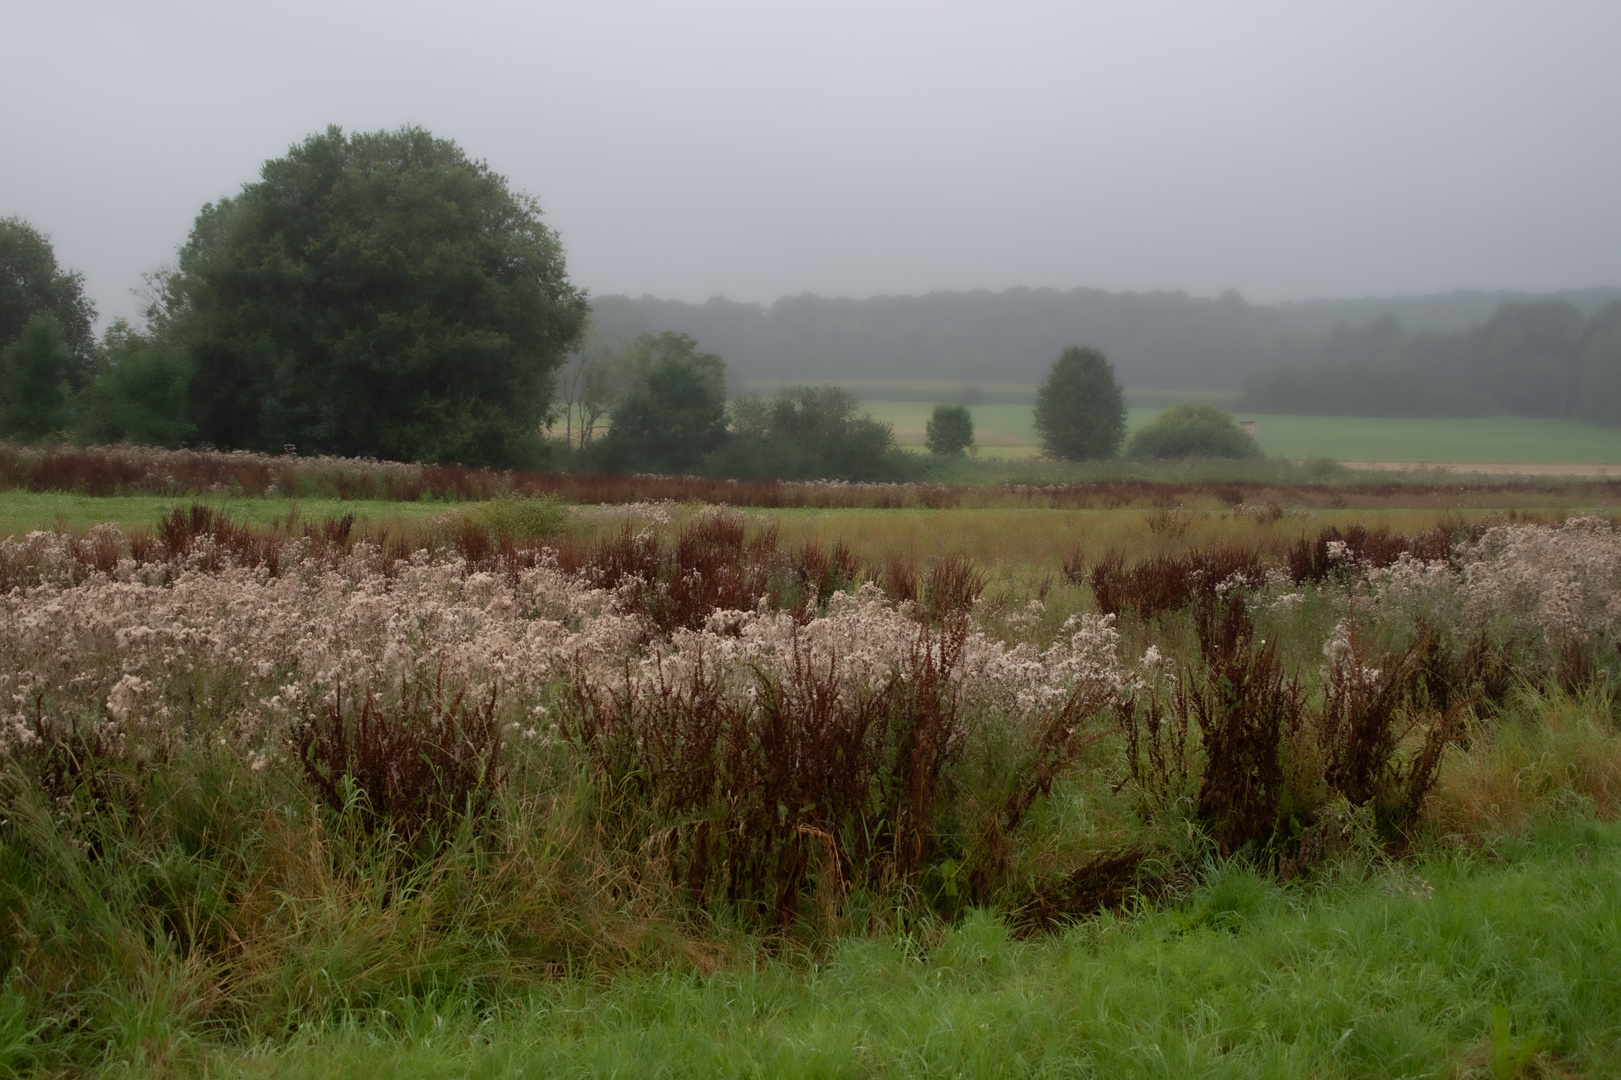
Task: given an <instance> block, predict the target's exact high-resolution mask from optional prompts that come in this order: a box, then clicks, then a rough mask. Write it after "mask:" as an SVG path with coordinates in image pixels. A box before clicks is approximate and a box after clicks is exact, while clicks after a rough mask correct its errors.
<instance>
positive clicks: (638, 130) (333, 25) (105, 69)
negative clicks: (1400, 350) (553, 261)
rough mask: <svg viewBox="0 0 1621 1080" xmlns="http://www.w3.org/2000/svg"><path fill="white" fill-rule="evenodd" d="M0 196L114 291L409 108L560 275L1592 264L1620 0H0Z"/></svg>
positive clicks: (765, 296)
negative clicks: (205, 208) (498, 200)
mask: <svg viewBox="0 0 1621 1080" xmlns="http://www.w3.org/2000/svg"><path fill="white" fill-rule="evenodd" d="M0 40H4V41H5V43H6V46H5V53H6V60H5V63H4V65H3V66H0V95H3V99H4V102H5V105H4V108H3V110H0V216H9V215H12V214H17V215H20V216H21V217H23V218H25V219H27V220H28V221H30V222H32V223H33V224H34V225H36V226H37V227H39V228H40V229H42V230H43V231H46V232H48V233H50V234H51V235H52V236H53V238H54V240H55V244H56V250H57V255H58V258H59V259H60V260H61V261H62V262H63V263H64V264H65V265H67V266H70V267H74V268H77V269H80V270H83V271H84V272H85V274H86V278H87V283H88V288H89V291H90V293H91V294H92V295H93V296H94V298H95V300H96V301H97V303H98V305H99V306H100V308H101V311H102V314H103V315H104V316H110V315H117V314H128V313H132V312H133V310H134V307H135V304H134V301H133V300H132V299H131V297H130V295H129V289H130V288H131V286H133V285H135V284H136V283H137V282H138V278H139V275H140V273H141V272H142V271H143V270H147V269H152V268H154V267H157V266H159V265H161V264H163V263H165V262H167V261H169V260H171V259H172V258H173V254H174V249H175V247H176V246H177V245H178V244H179V243H180V242H181V241H182V240H183V239H184V238H185V235H186V233H187V230H188V229H189V228H190V225H191V222H192V220H193V218H194V217H195V215H196V213H197V211H198V209H199V208H200V207H201V206H202V204H203V203H204V202H206V201H208V200H210V199H215V198H218V197H219V196H221V195H225V194H229V193H232V192H234V191H236V190H237V189H239V188H240V187H241V185H242V184H243V183H244V182H246V181H248V180H250V179H252V178H254V177H255V176H256V174H257V172H258V169H259V167H260V165H261V164H262V163H263V161H264V160H265V159H266V158H270V157H276V156H279V155H281V154H282V153H284V152H285V151H286V149H287V147H288V145H289V144H291V143H293V142H295V141H297V140H299V139H301V138H303V137H304V136H305V135H307V134H309V133H311V132H315V131H319V130H321V129H323V128H324V127H325V126H326V125H327V124H334V123H335V124H338V125H341V126H342V127H344V128H346V129H349V130H374V129H378V128H393V127H398V126H399V125H402V124H418V125H421V126H424V127H426V128H428V129H429V130H431V131H433V132H434V133H435V134H437V135H440V136H447V137H451V138H454V139H456V140H457V141H458V142H459V143H461V145H462V146H463V147H464V148H465V149H466V150H467V152H468V153H469V154H471V155H472V156H474V157H481V158H484V159H485V160H487V161H488V162H489V163H490V165H491V166H492V167H493V168H494V169H496V170H497V171H499V172H501V173H504V174H505V175H506V176H507V177H508V179H509V180H510V181H511V183H512V184H513V185H514V186H515V187H518V188H521V189H523V190H526V191H528V192H530V193H531V194H533V195H535V196H536V197H537V198H538V199H539V200H540V202H541V205H542V206H543V207H544V208H545V211H546V214H547V217H548V219H549V220H550V222H551V224H552V225H553V226H554V227H555V228H557V229H558V230H559V231H560V232H561V234H562V237H563V242H564V245H565V248H566V250H567V252H568V259H569V266H570V270H571V274H572V276H573V278H574V280H575V281H576V282H577V283H579V284H580V285H583V286H585V287H586V288H588V289H590V290H591V291H592V292H593V293H611V292H626V293H631V294H641V293H652V294H654V295H656V296H663V297H672V298H679V299H689V300H702V299H706V298H708V297H710V296H714V295H725V296H729V297H732V298H734V299H745V300H764V301H769V300H772V299H774V298H776V297H778V296H781V295H784V294H791V293H798V292H803V291H813V292H819V293H823V294H840V295H849V296H868V295H873V294H877V293H920V292H926V291H928V290H931V289H969V288H990V289H1003V288H1007V287H1009V286H1014V285H1029V286H1054V287H1058V288H1072V287H1075V286H1091V287H1098V288H1105V289H1111V290H1119V289H1134V290H1147V289H1181V290H1186V291H1188V292H1192V293H1195V294H1214V293H1216V292H1219V291H1221V290H1222V289H1225V288H1229V287H1232V288H1237V289H1239V290H1240V291H1241V292H1242V293H1243V294H1244V295H1245V296H1246V297H1248V298H1249V299H1251V300H1265V301H1270V300H1281V299H1301V298H1307V297H1315V296H1365V295H1385V294H1394V293H1414V292H1428V291H1436V290H1446V289H1452V288H1459V287H1466V288H1474V287H1481V288H1514V289H1529V290H1541V289H1550V288H1557V287H1563V286H1580V285H1615V284H1621V211H1618V208H1617V192H1621V116H1618V106H1621V62H1618V60H1617V53H1616V46H1617V42H1621V4H1618V3H1615V2H1614V0H1596V2H1591V3H1577V2H1559V0H1536V2H1531V0H1523V2H1520V3H1491V2H1484V0H1468V2H1457V3H1448V2H1427V0H1426V2H1415V0H1401V2H1397V3H1383V2H1366V0H1363V2H1356V3H1351V2H1345V3H1326V2H1310V0H1290V2H1286V3H1284V2H1280V3H1241V2H1237V0H1228V2H1224V3H1210V2H1196V3H1152V2H1141V0H1130V2H1127V0H1115V2H1112V3H1096V4H1089V3H1080V2H1075V0H1069V2H1056V3H1018V2H1009V0H1002V2H997V3H974V4H967V3H950V2H942V0H930V2H926V3H899V2H888V0H859V2H826V0H823V2H815V3H772V2H767V0H755V2H748V3H725V2H719V0H694V2H690V3H673V2H665V3H619V2H612V0H590V2H586V0H575V2H572V3H555V4H551V3H532V2H516V0H511V2H473V3H469V2H465V0H464V2H461V3H455V4H451V3H435V4H419V3H409V2H400V0H393V2H390V3H386V4H381V3H380V4H360V3H346V2H343V0H325V2H320V3H306V2H303V0H292V2H287V0H283V2H278V3H275V4H263V3H260V4H252V5H248V4H233V3H223V2H218V0H215V2H210V3H165V2H135V3H132V2H129V0H121V2H117V3H89V2H76V0H52V2H50V3H44V2H36V0H0Z"/></svg>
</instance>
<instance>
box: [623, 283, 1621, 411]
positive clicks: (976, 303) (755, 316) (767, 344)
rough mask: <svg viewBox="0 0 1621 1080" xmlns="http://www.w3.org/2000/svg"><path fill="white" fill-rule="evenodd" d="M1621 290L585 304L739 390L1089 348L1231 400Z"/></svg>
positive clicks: (981, 377) (1592, 304)
mask: <svg viewBox="0 0 1621 1080" xmlns="http://www.w3.org/2000/svg"><path fill="white" fill-rule="evenodd" d="M1618 297H1621V289H1617V288H1595V289H1571V290H1565V291H1562V292H1557V293H1542V294H1530V293H1513V292H1506V291H1505V292H1482V291H1458V292H1452V293H1442V294H1436V295H1431V296H1413V297H1395V298H1388V299H1361V300H1311V301H1302V302H1297V303H1288V304H1251V303H1249V302H1247V301H1245V300H1244V299H1243V298H1242V297H1240V296H1239V295H1238V294H1236V293H1232V292H1229V293H1224V294H1223V295H1221V296H1219V297H1216V298H1213V299H1212V298H1203V297H1194V296H1188V295H1187V294H1185V293H1179V292H1156V293H1110V292H1104V291H1102V290H1099V289H1072V290H1070V291H1068V292H1062V291H1059V290H1057V289H1025V288H1020V289H1009V290H1007V291H1006V292H1000V293H993V292H989V291H984V290H981V291H976V292H935V293H929V294H928V295H925V296H879V297H873V298H871V299H866V300H851V299H842V298H836V297H821V296H813V295H810V294H805V295H801V296H789V297H784V298H782V299H781V300H778V301H777V302H776V303H774V304H771V305H770V306H766V305H763V304H750V303H736V302H733V301H730V300H726V299H723V298H716V299H713V300H710V301H708V302H707V303H702V304H692V303H685V302H682V301H677V300H659V299H657V298H655V297H651V296H643V297H640V298H632V297H628V296H600V297H595V298H593V300H592V309H593V312H594V319H595V324H596V331H597V333H598V334H600V335H603V336H605V337H608V338H628V337H633V336H635V335H636V334H639V333H643V332H645V331H659V330H679V331H682V332H684V333H687V334H691V335H692V336H693V337H695V338H697V339H698V341H699V342H700V343H702V345H703V347H704V348H705V349H708V350H712V351H714V352H717V353H719V354H720V355H721V356H723V357H725V358H726V361H727V363H728V364H729V365H730V366H731V369H732V371H733V373H734V375H735V376H736V377H739V378H742V379H777V378H781V379H787V380H815V379H882V378H889V379H901V378H919V379H922V378H928V379H953V380H954V379H963V380H971V381H986V382H1029V383H1033V382H1038V381H1039V380H1040V379H1041V378H1042V377H1043V376H1044V375H1045V374H1046V371H1047V368H1048V366H1049V365H1050V364H1051V363H1052V361H1053V358H1054V357H1055V356H1057V355H1058V352H1059V350H1060V349H1062V348H1063V347H1064V346H1065V345H1073V344H1087V345H1096V346H1098V347H1099V348H1101V349H1103V350H1104V351H1105V352H1107V353H1108V354H1109V357H1110V359H1111V360H1113V361H1114V362H1115V365H1116V369H1117V371H1118V373H1119V378H1120V381H1121V382H1122V383H1124V384H1125V385H1127V386H1134V387H1166V388H1198V389H1211V390H1218V389H1233V390H1237V389H1239V388H1241V387H1243V385H1244V380H1245V376H1246V375H1248V373H1249V372H1250V371H1252V370H1254V369H1255V368H1260V367H1268V368H1275V367H1289V366H1293V365H1296V364H1300V363H1304V362H1309V361H1310V360H1311V359H1313V358H1315V356H1316V355H1317V353H1318V350H1319V349H1320V344H1321V340H1322V337H1323V335H1325V334H1327V333H1329V332H1330V331H1331V330H1333V329H1334V327H1335V326H1336V325H1339V324H1341V323H1344V324H1346V325H1347V326H1351V327H1355V326H1361V325H1365V324H1367V323H1370V322H1372V321H1374V320H1376V319H1378V318H1380V317H1381V316H1385V315H1393V316H1394V317H1395V318H1396V319H1397V320H1398V321H1399V322H1400V323H1401V325H1402V326H1403V327H1404V328H1406V329H1407V330H1408V331H1410V332H1414V333H1418V332H1425V331H1430V332H1438V333H1440V332H1451V331H1457V330H1461V329H1464V328H1466V327H1470V326H1475V325H1478V324H1480V323H1483V322H1485V321H1486V320H1487V319H1488V318H1489V317H1490V316H1491V315H1492V313H1493V312H1494V311H1495V310H1496V309H1497V308H1498V307H1499V306H1500V305H1502V304H1503V303H1505V302H1507V301H1512V300H1530V299H1562V300H1566V301H1568V302H1569V303H1571V304H1573V305H1575V306H1576V307H1577V308H1579V309H1580V310H1581V311H1582V312H1583V314H1587V315H1590V314H1592V313H1593V312H1594V311H1596V310H1598V308H1600V307H1602V306H1603V305H1604V304H1605V303H1607V302H1609V301H1611V300H1614V299H1617V298H1618Z"/></svg>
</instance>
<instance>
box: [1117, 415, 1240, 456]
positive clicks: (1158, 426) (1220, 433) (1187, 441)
mask: <svg viewBox="0 0 1621 1080" xmlns="http://www.w3.org/2000/svg"><path fill="white" fill-rule="evenodd" d="M1126 456H1127V457H1132V458H1187V457H1217V458H1250V457H1260V456H1261V448H1260V447H1259V446H1258V445H1256V442H1255V440H1254V439H1252V438H1250V437H1249V436H1248V435H1246V434H1244V432H1243V431H1242V430H1240V429H1239V426H1238V424H1237V422H1235V421H1234V420H1233V417H1232V414H1231V413H1228V412H1226V411H1225V410H1223V409H1221V408H1218V407H1217V406H1215V405H1212V404H1210V403H1209V402H1207V401H1201V402H1199V403H1198V404H1196V405H1172V406H1171V407H1170V408H1169V409H1166V410H1165V411H1164V412H1161V413H1160V414H1159V415H1158V416H1156V417H1154V419H1153V422H1151V423H1150V424H1149V425H1148V426H1147V427H1144V428H1141V429H1139V430H1138V431H1137V433H1136V434H1134V435H1133V436H1132V437H1131V442H1130V443H1129V444H1127V446H1126Z"/></svg>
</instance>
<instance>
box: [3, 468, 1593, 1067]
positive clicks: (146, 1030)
mask: <svg viewBox="0 0 1621 1080" xmlns="http://www.w3.org/2000/svg"><path fill="white" fill-rule="evenodd" d="M165 460H166V459H165ZM188 460H189V459H188ZM233 460H234V459H233ZM182 464H185V463H182ZM205 465H207V462H192V463H190V464H188V465H187V467H188V468H194V469H195V472H196V475H197V476H198V477H203V478H206V477H209V476H213V475H215V473H210V472H208V471H207V469H205V468H204V466H205ZM165 467H167V466H165ZM321 468H323V469H329V470H336V469H337V468H338V466H337V465H333V464H330V463H329V464H325V465H322V466H321ZM343 468H344V469H348V470H349V473H351V474H353V475H351V477H350V480H348V481H345V482H346V483H353V484H355V485H357V486H359V484H360V481H359V480H358V479H355V477H356V476H359V475H360V473H361V472H363V471H364V468H363V466H362V465H359V464H356V465H353V466H349V465H345V466H343ZM216 471H217V470H216ZM175 472H176V474H177V475H178V473H179V466H178V465H177V466H176V467H175ZM219 475H224V473H220V474H219ZM243 475H244V476H246V475H247V474H246V473H244V474H243ZM278 475H281V479H279V480H278V481H277V483H278V485H281V486H282V489H283V490H285V487H286V485H288V484H292V483H294V482H295V481H296V480H297V478H296V477H294V476H292V474H290V473H288V474H278ZM334 475H336V473H334ZM346 475H348V474H346ZM396 479H397V480H398V483H400V484H406V485H407V486H405V487H403V488H401V490H406V491H419V490H437V489H432V488H423V486H422V485H417V486H415V487H412V486H409V485H410V484H417V481H416V479H415V478H413V477H405V478H404V479H398V478H396ZM408 481H409V484H407V482H408ZM254 482H255V483H257V481H254ZM435 482H436V483H437V482H438V481H435ZM312 483H313V482H312ZM323 483H324V481H323ZM425 483H426V481H424V484H425ZM503 483H507V484H508V487H510V483H508V482H507V481H501V480H499V478H495V479H485V480H480V479H479V478H476V477H475V478H471V479H469V478H467V477H461V476H459V475H458V476H454V477H449V478H447V479H444V484H445V485H449V486H447V487H446V488H445V490H452V489H454V490H466V491H490V490H505V489H504V488H503V487H502V484H503ZM1236 483H1237V482H1236V481H1234V480H1233V478H1232V477H1231V476H1228V477H1226V478H1225V479H1217V480H1212V481H1210V482H1209V483H1208V484H1206V485H1204V486H1199V485H1190V484H1186V483H1183V484H1180V485H1170V484H1166V483H1164V482H1163V481H1161V482H1159V483H1156V482H1154V481H1153V480H1151V479H1147V480H1141V481H1131V482H1129V483H1122V484H1120V485H1117V486H1114V487H1108V486H1105V487H1100V488H1098V489H1096V490H1094V489H1092V488H1082V489H1076V490H1074V491H1071V490H1069V489H1065V490H1064V491H1063V492H1055V491H1054V490H1050V489H1046V488H1040V487H1025V488H1020V487H1017V486H1014V487H1009V488H1007V489H1006V490H1002V489H997V490H995V491H989V492H987V493H985V494H984V495H983V496H982V497H981V496H970V495H964V496H962V497H961V498H960V499H958V500H956V501H955V502H953V501H951V500H943V501H942V500H936V501H937V502H939V503H940V504H939V505H937V506H935V507H933V508H931V507H929V506H927V505H923V504H921V503H920V502H918V501H917V500H916V499H915V498H911V497H910V496H909V497H908V500H897V501H896V503H895V504H894V505H888V506H887V507H873V506H864V505H824V506H805V505H786V506H784V505H777V506H753V507H749V506H743V507H734V508H725V507H716V506H712V505H704V504H701V503H698V502H694V501H686V502H680V501H674V500H671V499H646V498H642V499H638V500H636V501H627V502H623V503H619V504H568V503H564V502H561V501H559V500H558V498H556V497H555V496H548V497H546V498H525V497H519V496H517V495H514V494H507V495H505V496H503V497H501V498H498V499H494V500H481V499H478V498H464V499H463V500H461V501H459V502H451V501H441V500H436V499H423V498H416V499H406V500H393V501H385V500H381V499H370V500H367V499H349V500H344V499H339V498H325V497H321V498H316V497H307V498H299V499H288V498H284V497H280V496H277V495H275V494H273V493H272V494H270V495H269V497H265V496H248V495H246V494H242V493H241V492H240V491H239V492H238V493H237V494H235V495H233V494H231V493H230V492H231V490H232V489H231V488H230V487H229V485H227V484H225V483H224V482H223V481H220V480H209V481H208V483H207V484H206V485H204V486H205V487H208V486H209V485H213V484H218V485H219V489H218V490H213V492H212V494H210V495H208V496H207V497H206V499H204V500H202V501H198V496H197V495H196V494H174V495H151V494H130V495H119V496H101V497H92V496H89V495H83V494H74V493H71V492H30V491H27V490H22V489H15V488H14V489H12V490H8V491H0V1076H3V1075H18V1076H22V1075H47V1076H49V1075H61V1076H69V1075H74V1076H77V1075H105V1076H219V1077H226V1076H229V1077H241V1076H248V1077H258V1076H300V1077H303V1076H311V1077H349V1076H366V1077H369V1078H384V1077H395V1076H399V1077H404V1076H426V1075H469V1076H488V1077H509V1076H510V1077H517V1076H644V1075H645V1076H671V1077H677V1076H739V1077H742V1076H778V1075H780V1076H804V1077H837V1076H850V1077H867V1076H886V1077H888V1076H895V1077H901V1076H919V1077H923V1076H929V1077H933V1076H941V1075H951V1076H974V1077H978V1076H984V1077H1023V1076H1097V1077H1111V1078H1112V1077H1123V1076H1135V1077H1167V1078H1170V1077H1178V1078H1180V1077H1185V1076H1210V1077H1223V1076H1232V1077H1249V1076H1278V1077H1294V1076H1311V1077H1347V1078H1349V1077H1370V1076H1377V1077H1385V1076H1388V1077H1417V1076H1438V1077H1443V1076H1444V1077H1516V1076H1621V981H1618V980H1617V978H1616V974H1615V973H1616V972H1617V971H1618V970H1621V724H1618V717H1621V706H1618V704H1617V693H1618V691H1621V654H1618V652H1617V650H1616V642H1617V641H1621V608H1618V607H1617V605H1616V604H1615V603H1614V596H1615V595H1616V592H1617V591H1618V589H1621V526H1618V524H1617V522H1616V521H1615V520H1614V519H1613V517H1611V516H1609V511H1607V510H1606V509H1605V508H1604V506H1603V505H1601V504H1602V503H1603V502H1604V501H1605V500H1606V498H1608V490H1609V489H1608V488H1607V487H1606V486H1605V485H1586V486H1583V485H1564V486H1561V485H1554V484H1535V483H1526V484H1518V485H1501V484H1500V485H1494V486H1471V485H1460V484H1457V483H1453V484H1449V485H1428V486H1426V485H1413V484H1406V485H1404V484H1382V485H1377V486H1362V487H1358V486H1354V485H1353V486H1335V485H1332V484H1329V485H1310V484H1307V485H1300V486H1296V487H1287V486H1278V487H1268V486H1266V485H1265V484H1261V483H1255V484H1254V485H1252V486H1249V487H1245V486H1243V485H1241V484H1239V485H1237V486H1235V484H1236ZM375 486H376V485H374V487H375ZM237 487H238V488H244V487H245V484H243V483H239V484H237ZM264 490H266V491H273V489H271V488H268V487H266V488H265V489H264ZM367 490H370V489H367ZM581 490H587V489H584V488H582V489H581ZM589 490H597V489H595V488H592V489H589ZM602 490H604V491H606V490H609V489H607V488H603V489H602ZM615 490H617V489H615ZM694 490H697V489H694ZM704 490H708V489H704ZM716 490H720V489H716ZM762 490H763V489H762ZM767 494H771V493H769V492H768V493H767ZM772 497H773V498H775V497H776V495H772ZM862 497H863V498H865V496H862ZM976 499H979V500H980V501H979V502H978V503H976V501H975V500H976Z"/></svg>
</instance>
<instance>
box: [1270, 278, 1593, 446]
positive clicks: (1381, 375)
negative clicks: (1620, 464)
mask: <svg viewBox="0 0 1621 1080" xmlns="http://www.w3.org/2000/svg"><path fill="white" fill-rule="evenodd" d="M1244 406H1245V407H1246V408H1248V409H1253V410H1255V411H1258V412H1291V413H1318V414H1339V415H1348V416H1485V415H1490V414H1495V413H1508V414H1511V415H1514V416H1531V417H1567V418H1573V419H1577V420H1586V421H1589V422H1592V423H1599V424H1610V425H1617V424H1621V300H1617V301H1612V302H1610V303H1609V304H1607V305H1605V306H1604V307H1602V308H1600V309H1599V310H1597V311H1596V312H1594V313H1593V314H1591V315H1584V314H1583V313H1582V311H1581V310H1580V309H1578V308H1577V307H1576V306H1575V305H1573V304H1569V303H1566V302H1563V301H1540V302H1532V303H1526V302H1511V303H1506V304H1503V305H1501V306H1500V307H1498V308H1497V310H1496V311H1495V312H1494V313H1493V314H1492V315H1491V317H1490V318H1488V319H1487V320H1486V321H1485V322H1483V323H1481V324H1480V325H1479V326H1476V327H1473V328H1470V329H1467V330H1459V331H1453V332H1450V333H1433V332H1430V333H1409V332H1408V331H1407V330H1405V329H1404V328H1403V327H1402V325H1401V323H1400V322H1399V321H1397V320H1396V319H1395V318H1394V317H1392V316H1389V315H1386V316H1384V317H1382V318H1380V319H1376V320H1374V321H1373V322H1371V323H1368V324H1367V325H1365V326H1359V327H1351V326H1346V325H1343V324H1342V325H1340V326H1338V327H1336V328H1335V329H1334V331H1333V332H1332V333H1330V334H1329V335H1327V336H1326V338H1325V339H1324V340H1323V341H1322V342H1321V344H1320V346H1319V348H1318V349H1317V350H1316V355H1315V356H1313V357H1312V360H1311V362H1308V363H1301V364H1296V365H1292V366H1289V367H1274V368H1263V369H1260V370H1256V371H1254V372H1252V373H1251V374H1250V376H1249V378H1248V380H1247V384H1246V393H1245V397H1244Z"/></svg>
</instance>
